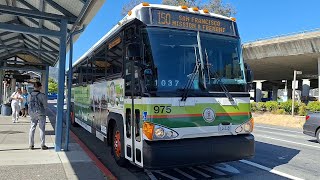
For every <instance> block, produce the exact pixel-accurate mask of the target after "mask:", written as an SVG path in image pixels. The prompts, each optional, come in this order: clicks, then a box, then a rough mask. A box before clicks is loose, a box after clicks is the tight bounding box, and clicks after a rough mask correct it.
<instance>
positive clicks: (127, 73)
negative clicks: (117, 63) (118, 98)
mask: <svg viewBox="0 0 320 180" xmlns="http://www.w3.org/2000/svg"><path fill="white" fill-rule="evenodd" d="M125 96H131V62H128V63H126V68H125Z"/></svg>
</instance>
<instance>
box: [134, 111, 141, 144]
mask: <svg viewBox="0 0 320 180" xmlns="http://www.w3.org/2000/svg"><path fill="white" fill-rule="evenodd" d="M134 115H135V136H136V141H138V142H140V141H141V136H140V110H139V109H136V110H134Z"/></svg>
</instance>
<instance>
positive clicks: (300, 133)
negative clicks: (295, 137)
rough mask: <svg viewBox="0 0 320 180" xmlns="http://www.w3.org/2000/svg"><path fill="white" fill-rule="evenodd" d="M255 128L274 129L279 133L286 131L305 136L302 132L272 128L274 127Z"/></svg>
mask: <svg viewBox="0 0 320 180" xmlns="http://www.w3.org/2000/svg"><path fill="white" fill-rule="evenodd" d="M254 127H257V128H265V129H273V130H279V131H286V132H292V133H298V134H303V133H302V131H301V132H300V131H291V130H286V129H280V128H272V127H266V126H259V125H255V126H254Z"/></svg>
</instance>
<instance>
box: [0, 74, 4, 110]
mask: <svg viewBox="0 0 320 180" xmlns="http://www.w3.org/2000/svg"><path fill="white" fill-rule="evenodd" d="M3 76H4V73H3V70H0V104H2V102H3V87H4V86H3V83H2V82H3Z"/></svg>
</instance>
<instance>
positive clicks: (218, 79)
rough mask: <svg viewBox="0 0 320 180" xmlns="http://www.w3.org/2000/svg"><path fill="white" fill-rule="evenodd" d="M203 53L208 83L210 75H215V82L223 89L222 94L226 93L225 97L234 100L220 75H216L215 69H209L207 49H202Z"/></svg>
mask: <svg viewBox="0 0 320 180" xmlns="http://www.w3.org/2000/svg"><path fill="white" fill-rule="evenodd" d="M204 52H205V55H206V62H207V63H206V68H207V70H208V77H209V83H210V78H211V77H210V76H213V77H215V79H216V81H217V83H218V84H219V85H220V87H221V89H222V90H223V92H224V94H225V95H226V97H227V98H228V99H229V101H234V100H233V97H232V95H231V94H230V92H229V91H228V89H227V87H226V86H225V84H223V82H222V81H221V80H222V77H220V76H219V75H218V73H217V72H216V71H213V72H212V71H211V70H210V69H211V67H212V66H211V65H210V64H209V57H208V53H207V49H204Z"/></svg>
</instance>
